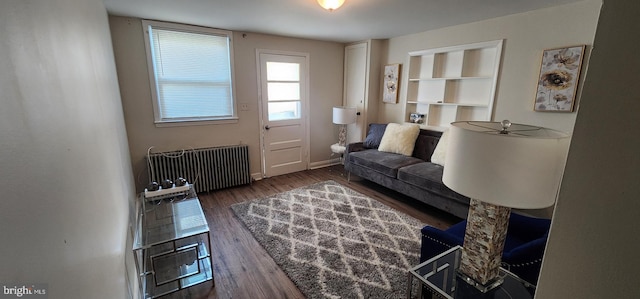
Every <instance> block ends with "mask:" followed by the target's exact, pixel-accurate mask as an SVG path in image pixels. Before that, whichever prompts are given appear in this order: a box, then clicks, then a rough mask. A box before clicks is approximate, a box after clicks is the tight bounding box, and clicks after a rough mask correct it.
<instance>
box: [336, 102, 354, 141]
mask: <svg viewBox="0 0 640 299" xmlns="http://www.w3.org/2000/svg"><path fill="white" fill-rule="evenodd" d="M355 122H356V108H352V107H344V106H340V107H333V123H334V124H336V125H340V133H339V134H338V146H341V147H344V146H346V143H347V125H348V124H352V123H355Z"/></svg>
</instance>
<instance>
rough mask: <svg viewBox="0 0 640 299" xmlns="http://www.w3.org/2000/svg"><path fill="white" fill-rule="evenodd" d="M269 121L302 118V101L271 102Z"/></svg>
mask: <svg viewBox="0 0 640 299" xmlns="http://www.w3.org/2000/svg"><path fill="white" fill-rule="evenodd" d="M268 105H269V121H274V120H285V119H298V118H300V101H295V102H269V104H268Z"/></svg>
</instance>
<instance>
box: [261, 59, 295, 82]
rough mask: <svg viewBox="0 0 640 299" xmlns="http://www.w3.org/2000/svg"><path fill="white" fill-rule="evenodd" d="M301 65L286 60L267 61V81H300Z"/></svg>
mask: <svg viewBox="0 0 640 299" xmlns="http://www.w3.org/2000/svg"><path fill="white" fill-rule="evenodd" d="M299 80H300V65H299V64H297V63H286V62H272V61H271V62H267V81H299Z"/></svg>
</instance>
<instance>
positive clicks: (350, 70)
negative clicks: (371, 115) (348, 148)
mask: <svg viewBox="0 0 640 299" xmlns="http://www.w3.org/2000/svg"><path fill="white" fill-rule="evenodd" d="M344 64H345V68H344V105H345V106H347V107H355V108H356V110H357V111H358V113H359V114H358V117H357V119H356V122H355V123H354V124H350V125H348V126H347V143H352V142H358V141H362V140H363V139H364V136H365V134H366V131H367V123H366V119H367V118H366V113H367V111H366V102H365V98H366V90H367V78H366V74H367V43H359V44H355V45H350V46H347V47H345V51H344Z"/></svg>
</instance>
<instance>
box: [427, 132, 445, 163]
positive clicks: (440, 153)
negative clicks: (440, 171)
mask: <svg viewBox="0 0 640 299" xmlns="http://www.w3.org/2000/svg"><path fill="white" fill-rule="evenodd" d="M448 136H449V133H448V130H447V131H444V132H442V136H441V137H440V140H439V141H438V145H437V146H436V148H435V149H434V150H433V155H431V163H435V164H438V165H441V166H444V160H445V158H446V154H447V144H448V143H449V137H448Z"/></svg>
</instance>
